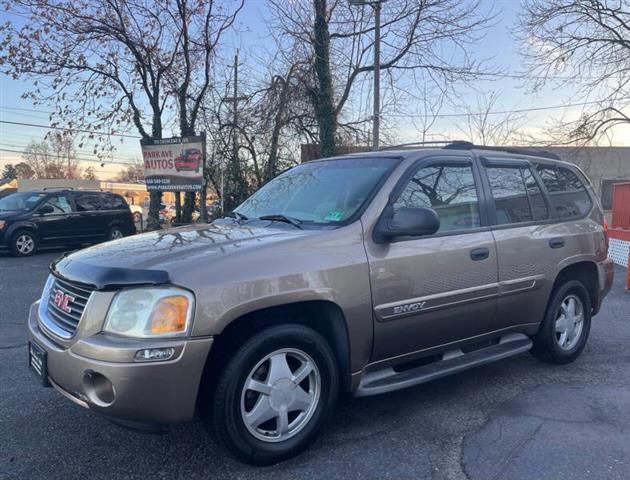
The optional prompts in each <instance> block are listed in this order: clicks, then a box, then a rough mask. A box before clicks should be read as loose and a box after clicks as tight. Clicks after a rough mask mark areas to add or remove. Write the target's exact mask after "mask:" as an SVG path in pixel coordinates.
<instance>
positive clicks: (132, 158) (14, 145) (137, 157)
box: [0, 138, 140, 163]
mask: <svg viewBox="0 0 630 480" xmlns="http://www.w3.org/2000/svg"><path fill="white" fill-rule="evenodd" d="M1 140H2V139H1V138H0V147H12V148H22V149H24V151H29V150H30V149H32V145H23V144H17V143H6V142H2V141H1ZM73 150H74V151H75V152H76V153H78V154H79V155H81V154H86V155H88V156H90V157H92V158H96V159H95V160H94V161H95V162H100V161H102V160H100V157H94V155H92V154H91V153H90V152H89V151H88V150H84V149H80V148H73ZM116 157H118V158H120V159H125V160H129V161H130V162H131V163H134V162H135V161H138V163H139V162H140V155H121V154H119V153H118V154H116ZM120 163H128V162H120Z"/></svg>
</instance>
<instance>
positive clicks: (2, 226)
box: [0, 220, 7, 230]
mask: <svg viewBox="0 0 630 480" xmlns="http://www.w3.org/2000/svg"><path fill="white" fill-rule="evenodd" d="M6 224H7V222H5V221H4V220H0V230H2V229H3V228H4V226H5V225H6Z"/></svg>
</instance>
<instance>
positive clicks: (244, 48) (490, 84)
mask: <svg viewBox="0 0 630 480" xmlns="http://www.w3.org/2000/svg"><path fill="white" fill-rule="evenodd" d="M493 5H494V6H493V7H491V6H490V4H487V6H488V8H493V9H494V11H495V12H496V13H497V14H498V16H497V20H496V22H495V25H494V26H492V27H491V28H490V29H489V30H488V31H487V33H486V37H485V38H484V39H483V41H482V42H481V43H479V44H478V45H477V46H476V51H475V54H477V56H480V57H484V58H492V63H493V64H494V65H496V66H498V67H500V68H501V70H502V71H503V73H507V74H512V75H515V76H518V75H519V74H520V73H521V72H520V68H521V59H520V57H519V55H518V45H517V44H516V41H515V40H514V38H513V37H512V35H511V32H512V30H513V28H514V25H515V22H516V16H517V14H518V10H519V8H520V7H519V2H518V1H499V2H495V3H494V4H493ZM383 8H387V5H386V4H385V5H384V7H383ZM2 15H3V16H5V17H6V18H9V19H11V20H17V21H18V22H19V21H23V19H20V18H18V17H15V16H12V15H10V14H6V12H4V13H3V14H2ZM265 15H266V3H265V1H264V0H248V1H246V7H245V9H244V11H243V12H242V14H241V16H240V26H239V32H238V33H234V34H233V35H231V36H230V37H229V38H227V39H226V44H225V45H224V46H223V55H226V56H228V55H229V52H230V50H235V49H236V48H240V50H241V55H242V57H243V62H244V63H246V64H247V65H250V67H249V68H253V69H254V70H256V67H257V65H256V61H255V58H257V57H258V54H259V53H260V54H261V55H262V49H264V48H265V47H264V45H265V40H266V36H267V32H266V26H265V22H263V21H261V18H263V17H264V16H265ZM259 66H260V69H261V71H262V70H263V68H264V67H265V66H264V65H259ZM246 76H247V75H245V78H246ZM30 87H31V85H30V84H29V83H28V82H25V81H14V80H11V79H10V78H8V77H6V76H4V75H0V120H3V121H8V122H20V123H33V124H44V125H45V124H47V123H48V121H49V120H48V109H47V108H45V107H41V108H39V107H34V106H33V105H32V104H31V103H30V102H28V101H25V100H22V99H21V98H20V97H21V95H22V93H24V92H25V91H27V90H28V89H29V88H30ZM367 90H368V91H369V89H367ZM480 92H498V93H499V94H500V97H499V100H498V103H497V105H496V106H495V109H496V110H500V111H504V110H513V109H529V108H538V107H553V106H557V105H567V104H575V103H578V102H580V101H583V100H584V99H580V98H576V97H575V91H574V90H572V89H567V88H566V87H563V88H562V89H557V88H553V87H549V88H546V89H545V90H544V91H542V92H538V93H536V94H533V93H530V92H528V91H527V90H526V89H525V88H524V87H523V81H522V80H520V79H518V78H501V79H500V80H496V81H486V82H479V83H477V84H475V86H474V88H468V87H467V88H460V89H459V91H458V94H459V96H460V101H461V102H464V103H467V104H468V105H470V108H472V109H473V110H474V108H473V106H474V105H476V103H477V101H478V97H479V95H480ZM366 95H367V94H366ZM386 95H387V92H383V96H384V97H386ZM366 100H367V101H366V105H369V98H367V97H366ZM412 110H413V109H412ZM580 111H581V108H580V107H565V108H558V109H548V110H543V111H537V112H531V113H527V116H526V122H525V127H526V128H527V129H528V131H530V132H536V131H538V130H539V129H544V128H545V126H546V125H548V124H549V123H550V122H551V121H552V120H553V119H559V118H563V117H564V118H571V117H575V116H577V115H578V114H579V112H580ZM462 112H463V109H462V107H458V106H456V105H455V106H451V105H449V106H445V107H443V109H442V111H441V112H440V114H442V115H459V114H461V113H462ZM405 113H408V112H405ZM414 120H417V119H416V118H414V117H413V116H401V115H400V113H394V112H387V111H385V112H384V118H383V123H384V127H385V128H386V129H388V130H389V131H390V132H395V133H396V134H397V136H398V137H399V138H401V139H402V140H405V141H411V140H413V139H417V132H416V130H415V128H414ZM463 123H464V118H463V117H457V116H446V117H444V118H440V119H439V120H438V121H437V122H436V124H435V125H434V128H433V131H434V132H436V133H440V134H444V135H447V136H449V137H451V138H461V137H462V134H461V132H460V131H459V129H458V126H461V125H462V124H463ZM45 133H46V130H45V129H42V128H36V127H27V126H21V125H7V124H0V168H1V167H2V166H3V164H4V163H6V162H15V161H19V157H20V154H19V153H15V152H9V151H7V150H16V151H21V150H23V148H24V147H25V146H26V145H27V144H28V143H29V141H31V140H41V139H42V138H43V136H44V134H45ZM129 133H131V134H134V133H135V132H134V131H133V130H131V131H130V132H129ZM174 133H175V134H176V133H177V132H174ZM167 134H168V133H167ZM119 142H120V143H119ZM116 144H117V145H118V146H119V147H118V150H117V152H116V154H115V157H114V160H115V161H118V162H122V163H124V162H129V161H131V160H132V159H134V158H139V157H140V147H139V144H138V141H137V140H134V139H129V138H126V139H118V141H117V142H116ZM615 144H617V145H630V128H625V129H623V130H621V129H620V130H619V131H617V132H616V134H615ZM78 155H79V156H80V157H82V158H84V159H92V158H94V156H93V154H92V151H91V148H89V146H85V147H84V148H83V149H81V150H79V152H78ZM89 165H90V163H89V162H83V163H82V166H83V167H85V166H89ZM92 166H94V167H95V169H96V171H97V173H98V174H99V176H101V177H106V176H108V175H111V174H113V173H115V172H116V171H118V170H119V168H120V165H119V164H115V163H109V164H107V165H106V166H105V167H100V162H99V163H96V162H95V163H93V164H92Z"/></svg>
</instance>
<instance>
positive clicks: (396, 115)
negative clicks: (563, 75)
mask: <svg viewBox="0 0 630 480" xmlns="http://www.w3.org/2000/svg"><path fill="white" fill-rule="evenodd" d="M617 100H618V101H620V100H630V97H622V98H618V99H617ZM600 103H602V102H601V101H592V102H580V103H565V104H563V105H549V106H546V107H532V108H520V109H514V110H503V111H495V112H492V111H491V112H474V113H437V114H435V115H422V114H404V113H398V114H396V113H394V114H387V115H384V116H389V117H402V118H404V117H439V118H448V117H474V116H477V115H505V114H509V113H526V112H538V111H543V110H557V109H560V108H567V107H583V106H586V105H595V104H600Z"/></svg>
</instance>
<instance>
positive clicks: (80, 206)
mask: <svg viewBox="0 0 630 480" xmlns="http://www.w3.org/2000/svg"><path fill="white" fill-rule="evenodd" d="M74 203H75V205H76V207H77V212H91V211H94V210H100V209H101V199H100V195H99V194H97V193H77V194H75V197H74Z"/></svg>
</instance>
